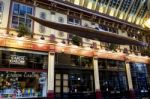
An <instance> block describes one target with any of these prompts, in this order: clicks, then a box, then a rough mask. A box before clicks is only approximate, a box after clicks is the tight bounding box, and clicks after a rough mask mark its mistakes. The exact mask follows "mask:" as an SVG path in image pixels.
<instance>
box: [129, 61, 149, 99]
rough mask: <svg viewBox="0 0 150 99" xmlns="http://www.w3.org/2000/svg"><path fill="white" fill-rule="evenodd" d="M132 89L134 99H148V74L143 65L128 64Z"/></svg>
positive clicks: (145, 66)
mask: <svg viewBox="0 0 150 99" xmlns="http://www.w3.org/2000/svg"><path fill="white" fill-rule="evenodd" d="M130 66H131V76H132V83H133V88H134V90H135V94H136V98H137V99H142V98H148V95H149V94H148V91H149V89H148V87H149V85H148V80H149V79H148V72H147V65H146V64H143V63H130Z"/></svg>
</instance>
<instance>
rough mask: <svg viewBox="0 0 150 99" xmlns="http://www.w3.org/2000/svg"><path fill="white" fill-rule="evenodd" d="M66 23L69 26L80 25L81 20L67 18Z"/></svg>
mask: <svg viewBox="0 0 150 99" xmlns="http://www.w3.org/2000/svg"><path fill="white" fill-rule="evenodd" d="M68 23H69V24H74V25H80V24H81V20H80V19H77V18H72V17H68Z"/></svg>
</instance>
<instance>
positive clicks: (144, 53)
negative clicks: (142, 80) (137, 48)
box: [141, 48, 150, 57]
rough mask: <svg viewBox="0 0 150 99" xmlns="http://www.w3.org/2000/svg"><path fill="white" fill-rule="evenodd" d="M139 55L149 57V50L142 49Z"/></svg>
mask: <svg viewBox="0 0 150 99" xmlns="http://www.w3.org/2000/svg"><path fill="white" fill-rule="evenodd" d="M141 54H142V55H146V56H149V57H150V49H148V48H147V49H143V50H142V51H141Z"/></svg>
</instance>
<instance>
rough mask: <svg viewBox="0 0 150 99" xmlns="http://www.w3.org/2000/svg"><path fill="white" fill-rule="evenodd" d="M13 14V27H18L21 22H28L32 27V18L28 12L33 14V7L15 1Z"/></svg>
mask: <svg viewBox="0 0 150 99" xmlns="http://www.w3.org/2000/svg"><path fill="white" fill-rule="evenodd" d="M12 10H13V11H12V16H11V20H12V22H11V28H17V27H18V26H19V25H20V24H26V25H27V26H28V27H29V28H30V29H31V28H32V20H31V19H30V18H29V17H27V15H26V14H31V15H32V14H33V8H32V7H31V6H27V5H25V4H21V3H16V2H13V6H12Z"/></svg>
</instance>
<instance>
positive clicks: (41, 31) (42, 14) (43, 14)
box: [39, 12, 46, 33]
mask: <svg viewBox="0 0 150 99" xmlns="http://www.w3.org/2000/svg"><path fill="white" fill-rule="evenodd" d="M40 18H41V19H46V14H45V13H44V12H41V13H40ZM45 31H46V29H45V26H43V25H39V32H40V33H45Z"/></svg>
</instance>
